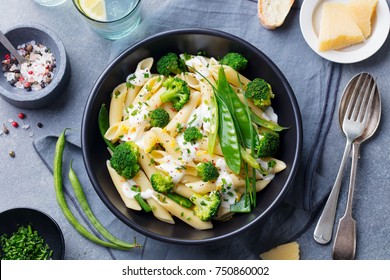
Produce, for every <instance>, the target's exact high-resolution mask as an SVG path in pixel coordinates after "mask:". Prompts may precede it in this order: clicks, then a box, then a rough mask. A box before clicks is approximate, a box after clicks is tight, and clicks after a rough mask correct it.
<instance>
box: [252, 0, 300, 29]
mask: <svg viewBox="0 0 390 280" xmlns="http://www.w3.org/2000/svg"><path fill="white" fill-rule="evenodd" d="M294 1H295V0H258V1H257V8H258V16H259V19H260V23H261V24H262V25H263V26H264V27H265V28H267V29H275V28H277V27H279V26H281V25H282V24H283V22H284V20H285V19H286V17H287V14H288V13H289V12H290V9H291V6H292V5H293V4H294Z"/></svg>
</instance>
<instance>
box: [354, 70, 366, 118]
mask: <svg viewBox="0 0 390 280" xmlns="http://www.w3.org/2000/svg"><path fill="white" fill-rule="evenodd" d="M370 83H371V75H369V74H366V75H365V78H364V82H363V85H362V86H361V87H360V88H359V90H358V96H357V100H356V102H355V106H354V108H353V111H352V114H351V119H352V120H358V119H360V112H361V111H362V110H363V107H364V103H365V100H366V95H367V92H368V91H369V89H368V88H369V85H370Z"/></svg>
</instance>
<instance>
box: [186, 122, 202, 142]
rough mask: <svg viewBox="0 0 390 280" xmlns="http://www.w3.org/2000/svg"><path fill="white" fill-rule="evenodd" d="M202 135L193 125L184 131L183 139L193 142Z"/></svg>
mask: <svg viewBox="0 0 390 280" xmlns="http://www.w3.org/2000/svg"><path fill="white" fill-rule="evenodd" d="M202 137H203V134H202V133H201V132H200V130H199V128H197V127H195V126H190V127H189V128H187V129H186V130H185V131H184V140H186V141H187V142H195V141H196V140H199V139H202Z"/></svg>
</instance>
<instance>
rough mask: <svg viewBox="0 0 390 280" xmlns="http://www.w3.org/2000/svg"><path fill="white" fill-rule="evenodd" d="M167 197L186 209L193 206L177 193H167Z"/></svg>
mask: <svg viewBox="0 0 390 280" xmlns="http://www.w3.org/2000/svg"><path fill="white" fill-rule="evenodd" d="M167 197H169V198H170V199H172V200H173V201H174V202H176V203H177V204H179V205H181V206H183V207H186V208H191V206H192V205H194V204H193V203H192V201H191V200H189V199H188V198H186V197H184V196H182V195H180V194H177V193H167Z"/></svg>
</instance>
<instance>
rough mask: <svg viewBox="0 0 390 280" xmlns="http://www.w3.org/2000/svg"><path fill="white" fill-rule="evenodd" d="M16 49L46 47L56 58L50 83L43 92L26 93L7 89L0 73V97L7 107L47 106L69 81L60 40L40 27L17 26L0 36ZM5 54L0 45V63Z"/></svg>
mask: <svg viewBox="0 0 390 280" xmlns="http://www.w3.org/2000/svg"><path fill="white" fill-rule="evenodd" d="M4 34H5V36H6V37H7V39H8V40H9V41H10V42H11V43H12V45H13V46H14V47H15V48H16V47H17V46H18V45H21V44H25V43H28V42H30V41H35V42H36V43H40V44H43V45H45V46H46V47H48V48H49V49H50V50H51V52H52V53H53V55H54V57H55V58H56V68H54V72H53V75H54V77H53V80H52V81H51V83H50V84H49V85H47V86H46V87H45V88H43V89H40V90H36V91H29V92H28V91H26V90H25V89H19V88H16V87H14V86H11V85H10V83H9V82H8V81H7V80H6V78H5V77H4V74H3V72H2V71H1V70H0V96H1V97H2V98H4V99H5V100H6V101H7V102H8V103H10V104H12V105H14V106H16V107H19V108H24V109H39V108H42V107H45V106H47V105H49V104H51V103H52V102H53V101H55V100H56V99H57V98H58V96H59V95H60V94H61V92H62V91H64V88H65V86H66V84H67V81H68V80H69V77H70V71H69V70H70V66H69V61H68V58H67V55H66V52H65V47H64V45H63V43H62V41H61V39H60V38H59V37H58V36H57V35H56V34H55V33H54V32H53V31H52V30H50V29H48V28H47V27H45V26H42V25H35V24H33V25H32V24H30V25H18V26H15V27H13V28H12V29H10V30H8V31H7V32H5V33H4ZM8 53H9V51H8V50H7V49H6V48H5V47H4V46H3V45H2V44H0V60H3V59H4V56H5V54H8Z"/></svg>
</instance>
